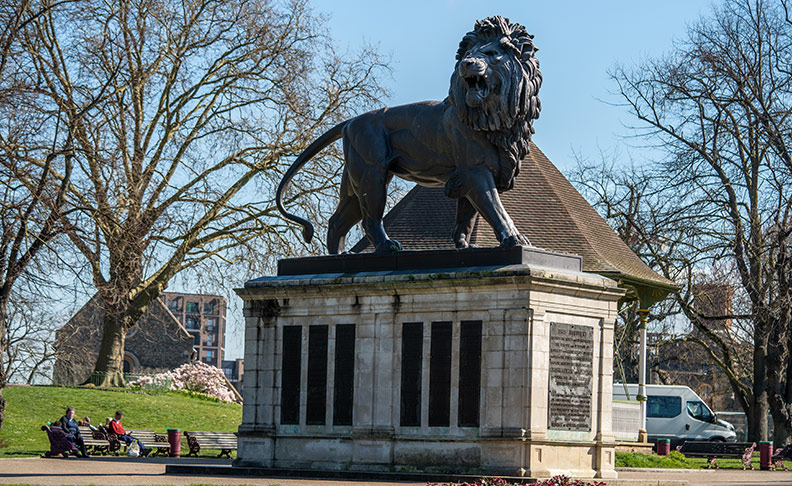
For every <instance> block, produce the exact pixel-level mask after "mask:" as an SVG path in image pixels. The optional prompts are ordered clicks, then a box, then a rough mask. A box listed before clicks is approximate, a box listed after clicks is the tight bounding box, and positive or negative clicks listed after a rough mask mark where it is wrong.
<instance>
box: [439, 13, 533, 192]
mask: <svg viewBox="0 0 792 486" xmlns="http://www.w3.org/2000/svg"><path fill="white" fill-rule="evenodd" d="M493 40H498V41H499V43H500V45H501V47H503V48H504V50H505V51H506V52H507V53H508V55H507V56H505V58H504V59H503V61H502V62H500V63H497V64H490V67H491V68H492V70H493V71H494V72H495V75H496V77H497V78H498V79H497V82H498V86H497V88H498V92H499V96H498V97H497V98H496V99H495V100H488V101H487V102H486V103H484V104H483V105H481V106H478V107H470V106H468V105H467V103H466V101H465V93H466V88H465V86H464V82H463V81H462V78H461V77H460V76H459V69H458V68H459V61H461V60H462V59H463V58H464V57H465V54H466V53H467V52H468V51H469V50H470V49H471V48H472V47H474V46H476V45H483V44H486V43H488V42H492V41H493ZM537 50H538V49H537V48H536V46H534V43H533V36H532V35H531V34H529V33H528V32H526V30H525V27H523V26H522V25H520V24H512V23H511V22H509V19H506V18H503V17H500V16H495V17H489V18H486V19H483V20H479V21H477V22H476V25H475V27H474V29H473V31H472V32H468V33H467V34H466V35H465V36H464V37H463V38H462V40H461V41H460V43H459V50H458V51H457V55H456V60H457V66H456V68H455V69H454V74H453V75H452V76H451V87H450V88H449V97H448V98H449V101H450V102H451V103H452V104H453V105H454V107H455V108H456V112H457V116H458V117H459V119H460V120H461V121H462V123H464V124H465V125H467V126H468V127H470V128H472V129H473V130H476V131H480V132H483V133H484V134H485V135H486V137H487V138H488V139H489V141H490V142H492V143H493V144H494V145H496V146H497V147H498V148H500V149H501V150H503V151H505V152H506V153H508V154H509V155H510V158H511V159H512V166H511V167H504V166H501V167H499V168H498V169H499V170H498V174H496V181H497V185H498V189H500V190H508V189H511V188H512V187H513V186H514V177H515V176H516V175H517V174H518V173H519V170H520V161H521V160H522V159H523V158H524V157H525V156H526V155H527V154H528V146H529V144H530V142H531V135H532V134H533V133H534V129H533V121H534V119H536V118H538V117H539V112H540V111H541V109H542V106H541V103H540V102H539V88H540V86H541V85H542V73H541V71H539V61H538V60H537V59H536V56H535V55H534V54H535V53H536V51H537Z"/></svg>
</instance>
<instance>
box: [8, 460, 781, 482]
mask: <svg viewBox="0 0 792 486" xmlns="http://www.w3.org/2000/svg"><path fill="white" fill-rule="evenodd" d="M174 461H178V463H179V464H188V463H194V464H215V465H220V464H230V461H228V460H211V459H193V458H181V459H168V458H146V459H129V458H125V457H98V458H92V459H76V458H71V459H41V458H24V459H0V484H41V485H87V484H95V485H102V486H129V485H144V484H145V485H159V484H167V485H179V486H183V485H189V484H229V485H232V484H233V485H236V484H248V485H261V486H269V485H276V484H277V485H280V486H425V485H426V483H393V482H362V481H336V480H308V479H284V478H251V477H241V478H236V477H218V476H214V477H212V476H176V475H165V465H166V464H168V463H174ZM608 484H609V486H636V485H645V486H656V485H675V486H678V485H683V484H687V485H688V486H713V485H718V486H759V485H763V486H765V485H766V486H782V485H785V486H792V472H771V471H739V470H733V469H732V470H719V471H679V470H673V469H668V470H648V471H647V470H645V471H620V472H619V480H617V481H608Z"/></svg>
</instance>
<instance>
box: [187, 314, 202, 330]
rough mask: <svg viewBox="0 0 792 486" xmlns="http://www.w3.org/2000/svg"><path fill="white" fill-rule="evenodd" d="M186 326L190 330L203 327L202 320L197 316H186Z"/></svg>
mask: <svg viewBox="0 0 792 486" xmlns="http://www.w3.org/2000/svg"><path fill="white" fill-rule="evenodd" d="M184 327H186V328H187V330H188V331H197V330H199V329H200V328H201V321H200V319H198V318H197V317H196V316H187V317H185V318H184Z"/></svg>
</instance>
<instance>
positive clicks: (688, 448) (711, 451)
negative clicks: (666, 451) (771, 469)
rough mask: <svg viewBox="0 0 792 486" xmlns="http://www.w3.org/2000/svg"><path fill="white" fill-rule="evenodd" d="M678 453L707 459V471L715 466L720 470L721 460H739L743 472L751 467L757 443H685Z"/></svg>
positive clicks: (679, 447)
mask: <svg viewBox="0 0 792 486" xmlns="http://www.w3.org/2000/svg"><path fill="white" fill-rule="evenodd" d="M676 449H677V451H679V452H681V453H682V454H684V455H685V457H705V458H706V459H707V469H709V468H711V467H712V466H715V469H718V467H719V466H718V461H717V459H720V458H727V457H729V458H739V459H741V460H742V463H743V471H744V470H745V469H746V468H748V467H750V468H751V469H752V470H753V468H754V467H753V464H751V457H752V456H753V452H754V449H756V443H755V442H715V441H690V440H688V441H685V443H684V444H682V445H680V446H678V447H677V448H676Z"/></svg>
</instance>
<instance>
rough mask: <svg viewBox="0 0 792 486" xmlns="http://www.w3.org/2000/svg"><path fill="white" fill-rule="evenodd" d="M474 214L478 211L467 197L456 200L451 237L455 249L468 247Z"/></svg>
mask: <svg viewBox="0 0 792 486" xmlns="http://www.w3.org/2000/svg"><path fill="white" fill-rule="evenodd" d="M476 214H478V211H476V208H475V207H473V204H471V203H470V200H469V199H468V198H467V197H465V196H463V197H460V198H459V199H457V209H456V224H454V232H453V234H452V235H451V237H452V238H453V240H454V245H455V246H456V247H457V248H468V247H469V246H470V235H471V234H472V233H473V226H474V225H475V224H476Z"/></svg>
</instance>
